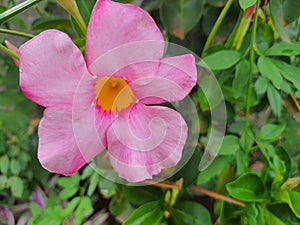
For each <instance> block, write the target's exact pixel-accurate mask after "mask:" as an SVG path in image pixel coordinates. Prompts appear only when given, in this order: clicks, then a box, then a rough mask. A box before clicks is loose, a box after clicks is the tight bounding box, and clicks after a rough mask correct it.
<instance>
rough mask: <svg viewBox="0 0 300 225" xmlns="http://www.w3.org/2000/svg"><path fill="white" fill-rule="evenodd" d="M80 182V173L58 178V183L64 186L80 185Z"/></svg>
mask: <svg viewBox="0 0 300 225" xmlns="http://www.w3.org/2000/svg"><path fill="white" fill-rule="evenodd" d="M79 183H80V175H79V174H78V173H74V174H73V175H72V176H69V177H60V178H58V179H57V184H58V185H59V186H61V187H63V188H68V187H78V186H79Z"/></svg>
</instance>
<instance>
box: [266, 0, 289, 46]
mask: <svg viewBox="0 0 300 225" xmlns="http://www.w3.org/2000/svg"><path fill="white" fill-rule="evenodd" d="M270 12H271V16H272V20H273V22H274V25H275V27H276V30H277V32H278V34H279V36H280V37H281V39H282V40H283V41H287V42H289V41H290V38H289V37H288V35H287V32H286V30H285V29H284V27H283V26H282V24H285V23H286V21H285V20H284V17H283V5H282V1H281V0H272V1H270Z"/></svg>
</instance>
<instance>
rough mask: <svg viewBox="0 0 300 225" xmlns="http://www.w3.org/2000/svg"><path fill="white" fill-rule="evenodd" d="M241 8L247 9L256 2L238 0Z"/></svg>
mask: <svg viewBox="0 0 300 225" xmlns="http://www.w3.org/2000/svg"><path fill="white" fill-rule="evenodd" d="M239 3H240V6H241V8H242V9H247V8H249V7H250V6H252V5H254V4H255V3H256V0H239Z"/></svg>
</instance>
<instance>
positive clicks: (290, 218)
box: [267, 203, 300, 225]
mask: <svg viewBox="0 0 300 225" xmlns="http://www.w3.org/2000/svg"><path fill="white" fill-rule="evenodd" d="M267 210H268V211H269V213H271V214H272V216H273V217H275V218H277V219H278V220H280V221H284V224H285V225H299V222H300V220H299V219H297V217H296V216H295V215H294V213H293V211H292V210H291V209H290V207H289V206H288V205H287V204H285V203H279V204H278V203H275V204H272V205H268V207H267ZM269 224H270V225H273V224H275V223H269ZM279 224H280V223H279ZM280 225H281V224H280Z"/></svg>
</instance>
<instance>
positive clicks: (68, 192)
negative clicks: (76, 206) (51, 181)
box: [59, 186, 78, 200]
mask: <svg viewBox="0 0 300 225" xmlns="http://www.w3.org/2000/svg"><path fill="white" fill-rule="evenodd" d="M77 191H78V187H77V186H75V187H67V188H64V189H63V190H62V191H61V192H60V193H59V198H61V199H63V200H65V199H68V198H71V197H72V196H74V195H75V194H76V193H77Z"/></svg>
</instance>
